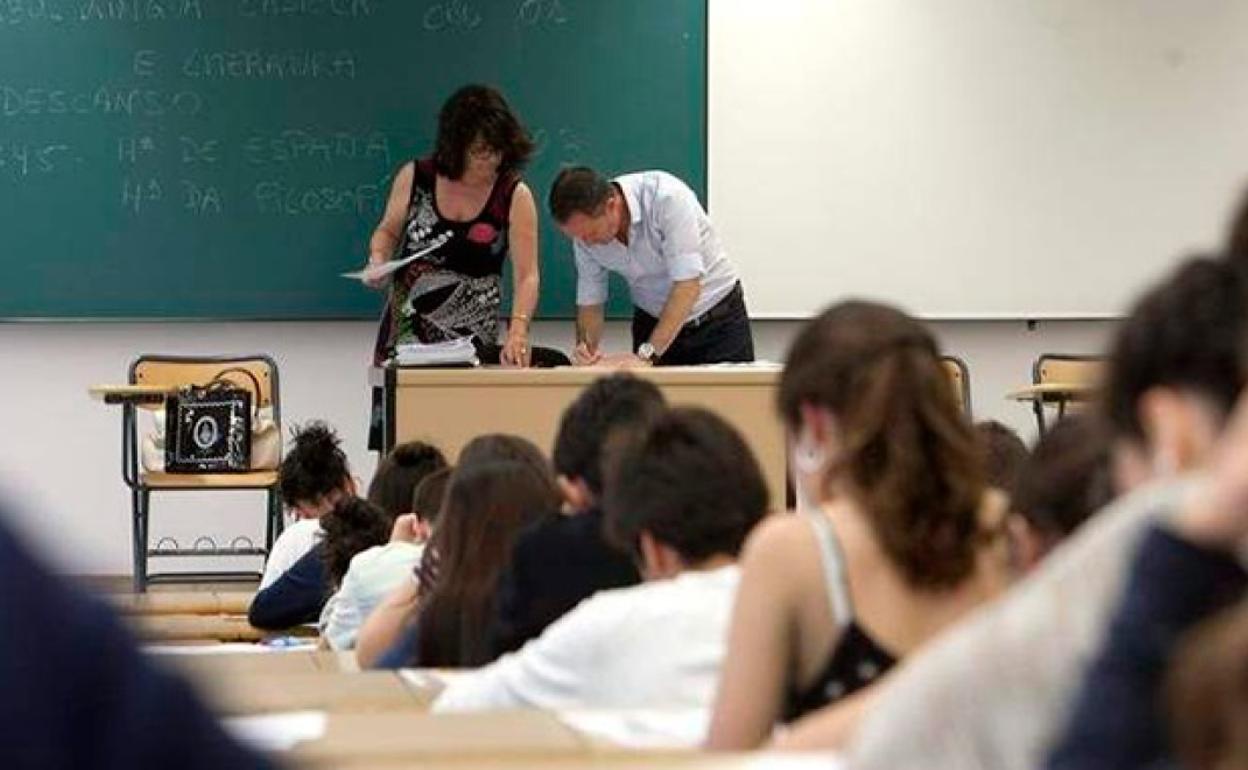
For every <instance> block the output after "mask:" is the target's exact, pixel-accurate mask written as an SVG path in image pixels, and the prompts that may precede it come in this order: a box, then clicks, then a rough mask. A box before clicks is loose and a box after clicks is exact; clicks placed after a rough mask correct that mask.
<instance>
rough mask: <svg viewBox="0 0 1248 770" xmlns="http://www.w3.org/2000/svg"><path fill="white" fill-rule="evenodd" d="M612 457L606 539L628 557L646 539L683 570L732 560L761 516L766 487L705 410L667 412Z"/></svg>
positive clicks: (745, 450) (735, 441)
mask: <svg viewBox="0 0 1248 770" xmlns="http://www.w3.org/2000/svg"><path fill="white" fill-rule="evenodd" d="M613 454H614V455H615V456H614V457H612V458H611V460H610V461H609V463H608V465H609V467H610V475H609V479H610V481H609V482H608V484H607V490H606V497H605V499H604V509H605V511H606V521H607V531H608V533H609V534H610V537H611V539H612V540H613V541H614V542H615V543H616V544H617V545H619V546H620V547H622V548H624V549H627V550H628V552H629V553H636V552H637V546H638V542H639V540H640V537H641V534H642V533H643V532H646V533H649V535H650V536H651V537H653V538H654V539H655V540H656V541H658V542H659V543H661V544H663V545H667V546H669V547H671V548H673V549H675V550H676V552H677V553H678V554H680V556H681V559H682V560H683V561H684V562H685V563H686V564H688V565H694V564H697V563H698V562H701V561H704V560H706V559H708V558H710V557H713V556H734V557H735V556H736V555H737V553H738V552H739V551H740V550H741V545H742V544H743V543H744V542H745V538H746V536H747V535H748V534H749V532H750V530H751V529H753V527H754V525H755V524H757V523H758V521H759V520H760V519H762V517H763V516H764V515H765V514H766V512H767V496H768V491H767V484H766V482H765V481H764V480H763V472H762V470H761V469H760V468H759V465H758V461H757V460H756V459H755V458H754V455H753V453H751V452H750V448H749V447H748V446H747V445H746V443H745V439H743V438H742V437H741V434H740V433H738V432H737V431H736V430H735V429H734V428H733V427H732V426H731V425H729V424H728V423H727V422H725V421H724V419H723V418H721V417H719V416H718V415H716V414H714V413H712V412H709V411H707V410H705V409H697V408H680V409H672V410H671V411H668V412H666V413H665V414H662V415H660V416H658V417H657V418H655V420H654V422H653V423H652V424H651V425H650V426H649V427H648V428H646V429H644V430H643V431H642V432H640V433H639V434H637V435H636V437H635V438H630V440H628V441H627V442H624V443H622V444H621V445H620V446H619V447H618V448H616V449H614V450H613Z"/></svg>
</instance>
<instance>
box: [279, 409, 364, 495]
mask: <svg viewBox="0 0 1248 770" xmlns="http://www.w3.org/2000/svg"><path fill="white" fill-rule="evenodd" d="M291 440H292V442H293V444H294V446H293V447H292V448H291V449H290V451H289V452H287V453H286V456H285V457H284V458H282V465H281V467H280V468H279V469H278V473H277V476H278V482H277V485H278V489H279V491H280V492H281V494H282V502H284V503H285V504H286V505H288V506H292V507H293V506H297V505H299V504H301V503H313V502H316V501H318V500H320V499H321V498H323V497H325V496H326V495H328V494H330V493H331V492H334V491H336V490H339V489H342V488H343V487H344V486H345V485H346V484H347V482H348V481H349V480H350V479H351V470H350V468H348V466H347V455H346V454H345V453H344V452H343V451H342V448H341V447H340V446H339V445H340V444H341V443H342V442H341V441H340V440H339V439H338V434H337V433H334V429H333V428H331V427H329V426H328V425H327V424H325V423H323V422H320V421H314V422H310V423H308V424H306V425H304V426H303V427H296V428H295V430H294V435H293V438H292V439H291Z"/></svg>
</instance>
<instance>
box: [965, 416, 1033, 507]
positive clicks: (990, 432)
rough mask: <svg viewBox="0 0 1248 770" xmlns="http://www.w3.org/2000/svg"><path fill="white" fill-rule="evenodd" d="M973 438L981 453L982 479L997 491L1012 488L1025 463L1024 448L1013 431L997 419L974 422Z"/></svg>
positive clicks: (1025, 446) (1025, 449)
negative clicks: (977, 440)
mask: <svg viewBox="0 0 1248 770" xmlns="http://www.w3.org/2000/svg"><path fill="white" fill-rule="evenodd" d="M975 435H976V437H977V438H978V439H979V443H980V446H981V448H982V451H983V453H984V473H985V478H984V480H985V481H987V482H988V484H989V486H993V487H996V488H997V489H1001V490H1005V491H1007V492H1008V491H1009V490H1011V489H1013V488H1014V484H1015V482H1016V481H1017V480H1018V473H1019V471H1020V470H1022V467H1023V464H1024V463H1026V462H1027V445H1026V444H1024V443H1023V440H1022V439H1021V438H1019V437H1018V434H1017V433H1015V432H1014V430H1013V429H1011V428H1010V427H1009V426H1007V425H1004V424H1002V423H1000V422H997V421H996V420H984V421H982V422H977V423H975Z"/></svg>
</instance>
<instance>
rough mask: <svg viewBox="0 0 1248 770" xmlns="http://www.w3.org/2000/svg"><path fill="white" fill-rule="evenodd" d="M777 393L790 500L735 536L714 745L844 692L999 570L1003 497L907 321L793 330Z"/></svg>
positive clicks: (895, 317)
mask: <svg viewBox="0 0 1248 770" xmlns="http://www.w3.org/2000/svg"><path fill="white" fill-rule="evenodd" d="M779 402H780V408H781V412H782V414H783V416H784V420H785V422H786V423H787V425H788V427H789V431H790V435H792V436H794V437H795V442H796V443H795V448H794V459H793V467H794V469H795V479H794V480H795V482H796V483H795V486H796V487H797V490H798V495H799V500H802V501H803V502H804V503H805V510H804V511H803V512H802V515H797V516H778V517H774V518H771V519H769V520H768V521H767V522H766V523H765V524H764V525H763V526H760V527H759V528H758V530H757V531H756V532H755V533H754V534H753V535H751V536H750V540H749V542H748V543H747V544H746V548H745V552H744V555H743V556H742V567H741V569H742V577H741V590H740V593H739V594H738V597H737V605H736V609H735V610H734V614H733V622H732V634H731V637H730V642H729V648H728V659H727V661H726V662H725V665H724V674H723V680H722V682H721V684H720V691H719V696H718V698H717V701H716V706H715V717H714V720H713V722H712V725H711V731H710V735H709V738H708V746H709V747H710V748H712V749H715V750H739V749H747V748H754V747H756V746H758V745H760V744H761V743H763V742H764V741H766V740H767V739H768V738H769V737H770V736H771V734H772V731H773V729H774V728H775V726H776V724H777V723H779V722H790V721H793V720H796V719H798V718H800V717H802V716H804V715H806V714H809V713H811V712H814V711H815V710H817V709H820V708H821V707H823V706H826V705H828V704H830V703H836V702H838V701H842V700H845V699H849V698H852V697H853V696H854V695H855V694H856V693H858V692H859V691H860V690H864V689H865V688H868V687H870V686H871V685H872V684H873V683H874V682H875V680H877V679H878V678H880V677H882V676H884V675H885V674H886V673H887V672H888V670H889V669H890V668H891V667H892V666H893V665H894V663H895V662H896V661H897V660H899V659H901V658H903V657H904V656H906V655H909V654H910V653H912V652H913V651H915V650H917V649H919V648H920V647H921V646H922V645H923V644H924V643H925V642H927V641H928V640H929V639H931V638H932V637H934V636H935V635H936V634H938V633H939V632H940V631H942V630H943V629H945V628H947V627H948V626H949V625H950V624H952V623H953V622H955V621H956V620H957V619H958V618H960V617H962V616H963V615H965V614H966V613H967V612H969V611H970V610H971V609H973V608H975V607H977V606H979V605H980V604H982V603H984V602H985V601H987V600H988V599H990V598H992V597H993V596H995V595H996V594H997V593H998V592H999V591H1000V590H1001V589H1002V587H1003V585H1004V582H1005V559H1004V555H1003V554H1004V551H1003V548H1002V547H1001V546H1000V544H999V543H998V542H997V541H998V540H999V539H1000V538H999V537H995V536H994V535H995V533H998V532H999V531H1000V527H1001V524H1002V521H1003V519H1004V515H1005V510H1004V508H1005V503H1004V499H1003V498H1004V496H1003V495H1000V494H997V493H992V494H990V493H989V491H988V487H987V486H986V485H985V483H984V474H983V455H982V452H981V446H980V444H979V442H978V441H977V440H976V438H975V434H974V432H973V431H972V428H971V425H970V424H969V423H968V422H966V420H965V419H964V418H963V416H962V411H961V409H960V407H959V405H958V403H957V401H956V400H955V398H954V395H953V393H952V391H951V390H950V388H949V385H948V378H947V375H946V374H945V370H944V368H943V366H942V364H941V360H940V355H939V351H938V349H937V346H936V342H935V340H934V339H933V338H932V336H931V334H930V333H929V332H928V331H927V330H926V329H925V328H924V327H923V325H922V324H920V323H919V322H917V321H915V320H914V319H912V318H910V317H909V316H907V315H905V314H904V313H902V312H900V311H898V310H894V309H893V308H890V307H886V306H884V305H878V304H873V303H868V302H846V303H842V304H839V305H835V306H833V307H832V308H830V309H828V310H826V311H825V312H823V313H822V314H821V315H820V316H819V317H817V318H816V319H815V320H814V321H812V322H810V323H809V324H808V325H807V326H806V327H805V328H804V329H803V330H802V331H801V333H800V334H799V335H798V337H797V339H796V341H795V342H794V343H793V346H792V348H791V349H790V351H789V356H788V360H787V362H786V364H785V369H784V373H783V375H782V377H781V381H780V394H779ZM855 702H861V701H860V700H857V701H855Z"/></svg>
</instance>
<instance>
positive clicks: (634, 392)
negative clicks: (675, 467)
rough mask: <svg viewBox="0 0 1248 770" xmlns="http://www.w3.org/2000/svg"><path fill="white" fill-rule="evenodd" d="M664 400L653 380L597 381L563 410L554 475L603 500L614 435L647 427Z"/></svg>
mask: <svg viewBox="0 0 1248 770" xmlns="http://www.w3.org/2000/svg"><path fill="white" fill-rule="evenodd" d="M664 404H665V402H664V400H663V394H662V393H661V392H660V391H659V389H658V387H656V386H655V384H654V383H652V382H650V381H649V380H643V379H641V378H640V377H635V376H633V375H631V374H628V373H626V372H620V373H618V374H613V375H611V376H610V377H603V378H602V379H600V380H595V381H594V382H593V384H591V385H590V386H589V387H588V388H586V389H585V390H584V391H583V392H582V393H581V395H580V396H578V397H577V399H576V400H575V401H573V402H572V404H571V405H570V406H569V407H568V408H567V409H566V410H564V413H563V417H562V418H561V419H560V421H559V432H558V434H557V435H556V437H555V451H554V456H553V460H554V464H555V473H558V474H559V475H560V476H563V477H565V478H568V479H580V480H582V481H584V482H585V485H586V486H588V487H589V491H590V492H592V493H593V494H594V495H595V496H601V495H602V486H603V483H602V476H603V473H602V456H603V446H604V445H605V444H606V443H607V441H608V439H609V438H610V435H611V433H612V432H613V431H615V430H618V429H621V428H624V429H629V428H635V427H644V426H645V425H646V424H648V423H649V422H650V421H651V420H653V419H654V417H656V416H657V415H659V414H661V413H662V411H663V409H664Z"/></svg>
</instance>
